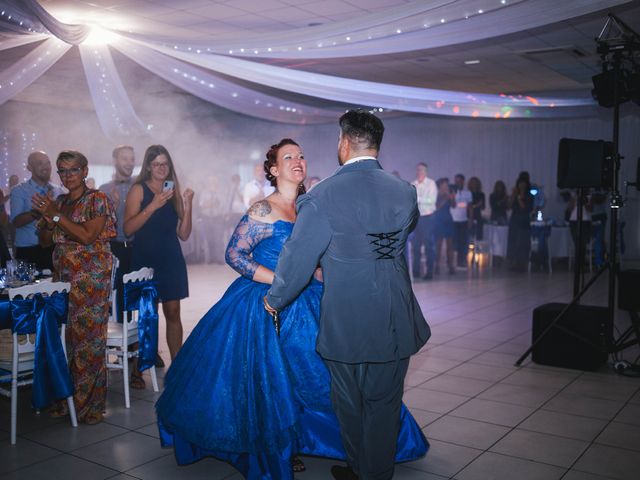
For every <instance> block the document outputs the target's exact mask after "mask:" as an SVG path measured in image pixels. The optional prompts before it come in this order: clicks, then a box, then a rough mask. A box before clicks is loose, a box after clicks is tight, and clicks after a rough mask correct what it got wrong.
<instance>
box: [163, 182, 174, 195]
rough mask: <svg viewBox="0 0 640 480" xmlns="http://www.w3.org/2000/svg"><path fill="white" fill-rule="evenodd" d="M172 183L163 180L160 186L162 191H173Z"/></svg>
mask: <svg viewBox="0 0 640 480" xmlns="http://www.w3.org/2000/svg"><path fill="white" fill-rule="evenodd" d="M173 187H174V183H173V181H172V180H165V181H164V183H163V184H162V191H163V192H168V191H169V190H173Z"/></svg>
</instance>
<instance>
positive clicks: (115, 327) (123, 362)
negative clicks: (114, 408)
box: [106, 267, 159, 408]
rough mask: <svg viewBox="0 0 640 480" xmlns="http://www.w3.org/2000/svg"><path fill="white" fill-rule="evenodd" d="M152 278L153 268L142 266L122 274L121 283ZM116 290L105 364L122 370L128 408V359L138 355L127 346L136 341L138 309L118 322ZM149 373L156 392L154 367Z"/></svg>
mask: <svg viewBox="0 0 640 480" xmlns="http://www.w3.org/2000/svg"><path fill="white" fill-rule="evenodd" d="M151 279H153V269H152V268H148V267H143V268H141V269H140V270H136V271H135V272H131V273H127V274H126V275H124V276H123V278H122V281H123V283H129V282H139V281H143V280H151ZM116 295H117V293H116V291H115V289H114V290H113V293H112V299H111V305H112V307H111V308H112V312H113V313H112V314H111V316H110V318H109V328H108V333H107V350H106V365H107V368H108V369H110V370H122V377H123V386H124V405H125V407H126V408H130V406H131V401H130V396H129V359H130V358H133V357H138V350H133V351H132V350H129V347H130V346H131V345H133V344H135V343H138V311H137V310H134V311H132V312H130V313H129V312H123V318H122V323H118V321H117V318H118V315H117V306H116ZM110 357H116V358H115V361H110ZM149 371H150V373H151V383H152V385H153V391H154V392H158V391H159V389H158V378H157V376H156V367H155V366H153V367H151V368H150V369H149Z"/></svg>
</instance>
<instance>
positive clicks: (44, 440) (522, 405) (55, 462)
mask: <svg viewBox="0 0 640 480" xmlns="http://www.w3.org/2000/svg"><path fill="white" fill-rule="evenodd" d="M189 276H190V288H191V297H190V298H189V299H188V300H187V301H185V302H184V304H183V321H184V324H185V327H186V331H187V332H189V331H190V330H191V329H192V328H193V326H194V324H195V323H196V322H197V321H198V319H199V318H200V316H201V315H202V314H204V313H205V312H206V310H207V309H208V308H209V307H210V306H211V305H212V304H213V303H214V302H215V301H216V300H217V299H218V298H219V297H220V296H221V295H222V293H223V292H224V290H225V288H226V286H228V285H229V283H230V282H231V281H232V279H233V278H234V277H235V274H234V273H233V272H232V271H231V270H230V269H228V268H227V267H223V266H203V265H196V266H190V267H189ZM571 282H572V277H571V275H570V274H568V273H566V272H554V273H553V274H552V275H548V274H544V273H539V274H532V275H527V274H507V273H495V274H490V273H489V272H488V271H485V272H482V273H481V274H480V275H473V274H472V273H471V272H458V274H457V275H454V276H448V275H444V276H442V275H441V276H440V277H439V278H437V279H436V280H435V281H432V282H429V283H418V284H416V285H415V292H416V295H417V296H418V298H419V300H420V303H421V305H422V307H423V309H424V312H425V314H426V316H427V318H428V321H429V323H430V324H431V327H432V330H433V337H432V339H431V340H430V342H429V343H428V344H427V346H426V347H425V348H424V349H423V351H421V352H420V353H419V354H418V355H416V356H415V357H414V358H413V359H412V361H411V367H410V370H409V374H408V376H407V380H406V387H405V388H406V393H405V397H404V400H405V402H406V404H407V405H408V406H409V407H410V409H411V411H412V412H413V414H414V416H415V417H416V419H417V421H418V423H419V424H420V426H421V427H423V430H424V432H425V435H426V436H427V438H428V439H429V441H430V442H431V450H430V451H429V453H428V454H427V456H426V457H425V458H423V459H421V460H418V461H415V462H411V463H407V464H404V465H400V466H398V467H397V468H396V475H395V477H394V478H395V479H398V480H410V479H411V480H413V479H415V480H429V479H444V478H456V479H460V480H471V479H478V480H489V479H497V480H505V479H518V480H525V479H527V480H528V479H545V480H547V479H560V478H562V479H564V480H578V479H580V480H598V479H604V478H616V479H637V478H638V472H639V471H640V379H637V378H628V377H622V376H619V375H616V374H615V373H612V372H611V371H610V369H608V368H603V370H602V371H600V372H595V373H587V372H581V371H577V370H567V369H560V368H550V367H544V366H540V365H536V364H533V363H531V361H530V360H529V359H528V360H527V361H526V362H525V364H524V365H523V367H521V368H516V367H514V365H513V364H514V362H515V360H516V359H517V358H518V357H519V355H520V354H521V353H523V352H524V351H525V350H526V348H527V347H528V346H529V343H530V328H531V311H532V309H533V308H534V307H535V306H537V305H540V304H542V303H546V302H550V301H566V300H567V299H568V298H570V296H571V291H572V288H571ZM605 297H606V295H605V291H604V285H597V288H596V289H595V290H594V291H592V292H591V293H590V294H589V295H588V296H587V299H586V300H585V301H584V303H586V304H598V303H602V302H603V301H604V298H605ZM621 318H622V315H621ZM163 335H164V334H162V336H163ZM160 348H161V352H162V356H163V357H164V358H165V360H167V359H168V353H167V348H166V344H164V342H163V343H162V345H161V347H160ZM637 355H638V352H637V350H636V351H633V352H627V354H626V355H625V356H626V357H627V358H628V359H629V360H633V359H635V357H636V356H637ZM159 373H160V375H163V373H164V372H163V371H162V370H160V371H159ZM160 383H161V384H162V380H161V381H160ZM147 384H148V385H149V384H150V381H149V378H148V377H147ZM109 385H110V387H109V388H110V391H109V395H108V402H107V414H106V420H105V422H103V423H102V424H100V425H97V426H86V425H80V426H79V427H78V428H77V429H73V428H71V427H70V425H69V423H68V421H67V419H64V420H60V419H50V418H48V417H47V415H46V414H41V415H36V414H35V413H33V412H32V411H31V409H30V405H29V402H30V398H29V397H30V391H29V389H28V388H27V389H23V390H21V395H20V399H19V404H20V410H19V418H18V443H17V445H16V446H14V447H12V446H10V445H9V433H8V431H9V401H8V400H7V399H4V398H3V399H0V440H1V442H0V477H1V478H4V479H7V480H8V479H18V478H19V479H28V480H37V479H47V480H52V479H58V478H60V479H62V478H64V479H69V478H84V479H92V480H93V479H106V478H112V479H122V480H124V479H132V478H138V479H149V480H162V479H173V480H175V479H207V480H216V479H234V480H236V479H241V476H240V475H239V474H237V473H236V472H235V471H234V470H233V468H231V467H230V466H228V465H227V464H224V463H222V462H218V461H216V460H213V459H207V460H204V461H201V462H199V463H196V464H194V465H191V466H187V467H178V466H177V465H176V463H175V460H174V457H173V452H172V450H163V449H161V448H160V443H159V441H158V434H157V430H156V426H155V416H154V401H155V399H156V398H157V394H154V393H153V391H151V389H150V386H149V387H148V389H147V390H144V391H136V390H133V391H132V396H133V399H132V402H131V409H130V410H127V409H125V408H124V397H123V394H122V377H121V376H120V374H118V373H113V374H111V376H110V383H109ZM303 460H304V461H305V463H306V465H307V471H306V472H304V473H301V474H298V475H297V476H296V478H298V479H302V480H312V479H313V480H326V479H330V478H331V476H330V474H329V468H330V466H331V465H333V464H335V463H336V462H334V461H332V460H325V459H317V458H309V457H303Z"/></svg>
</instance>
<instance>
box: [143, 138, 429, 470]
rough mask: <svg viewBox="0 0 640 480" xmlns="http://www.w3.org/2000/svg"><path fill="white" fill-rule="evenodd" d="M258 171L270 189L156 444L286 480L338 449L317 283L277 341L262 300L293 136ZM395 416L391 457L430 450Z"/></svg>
mask: <svg viewBox="0 0 640 480" xmlns="http://www.w3.org/2000/svg"><path fill="white" fill-rule="evenodd" d="M265 173H266V177H267V179H268V180H270V181H271V182H272V184H273V185H274V186H275V187H276V191H275V192H274V193H273V194H271V195H270V196H269V197H267V198H266V199H264V200H262V201H259V202H257V203H256V204H254V205H253V206H252V207H251V208H250V209H249V211H248V212H247V214H246V215H245V216H244V217H243V218H242V219H241V220H240V223H239V224H238V226H237V227H236V230H235V232H234V234H233V236H232V238H231V240H230V242H229V245H228V247H227V254H226V259H227V263H228V264H229V265H230V266H231V267H232V268H233V269H234V270H236V271H237V272H238V273H240V274H241V276H240V277H239V278H238V279H237V280H236V281H234V282H233V283H232V284H231V286H230V287H229V288H228V290H227V291H226V292H225V294H224V295H223V297H222V298H221V299H220V301H219V302H218V303H216V304H215V305H214V306H213V307H212V308H211V310H209V312H207V313H206V314H205V316H204V317H203V318H202V319H201V320H200V322H199V323H198V325H197V326H196V327H195V329H194V330H193V332H192V333H191V335H190V336H189V338H188V339H187V341H186V342H185V344H184V345H183V347H182V349H181V350H180V352H179V354H178V356H177V357H176V358H175V360H174V361H173V363H172V365H171V368H170V369H169V371H168V372H167V375H166V378H165V389H164V392H163V393H162V395H161V396H160V398H159V400H158V402H157V404H156V411H157V415H158V425H159V429H160V438H161V442H162V444H163V446H173V448H174V450H175V455H176V459H177V462H178V463H179V464H189V463H192V462H195V461H197V460H199V459H201V458H203V457H205V456H213V457H216V458H218V459H221V460H224V461H227V462H230V463H231V464H233V465H234V466H235V467H236V468H237V469H238V470H239V471H240V472H241V473H242V474H243V475H244V477H245V478H248V479H251V480H281V479H283V480H287V479H293V472H292V459H293V458H294V456H295V455H298V454H306V455H315V456H322V457H330V458H336V459H344V458H345V452H344V449H343V446H342V441H341V439H340V430H339V426H338V420H337V418H336V416H335V414H334V413H333V410H332V407H331V399H330V377H329V373H328V370H327V369H326V367H325V365H324V363H323V361H322V359H321V358H320V356H319V355H318V354H317V353H316V351H315V341H316V336H317V333H318V320H319V316H320V298H321V296H322V283H321V282H320V281H319V280H318V279H316V278H312V279H310V283H309V285H308V286H307V287H306V288H305V290H303V291H302V293H300V295H299V296H298V298H297V299H296V300H295V301H294V302H293V303H292V304H291V305H289V307H287V308H286V309H285V310H283V311H282V312H281V314H280V322H281V332H280V336H279V337H278V336H277V334H276V331H275V328H274V325H273V320H272V318H271V316H270V315H268V314H267V312H266V311H265V310H264V307H263V304H262V299H263V297H264V296H265V294H266V293H267V290H268V289H269V286H270V284H271V282H272V281H273V275H274V274H273V272H274V270H275V267H276V264H277V261H278V255H279V254H280V251H281V249H282V247H283V245H284V243H285V242H286V240H287V239H288V237H289V235H290V234H291V231H292V229H293V222H294V221H295V200H296V197H297V196H298V194H299V193H300V189H301V185H302V182H303V181H304V179H305V176H306V162H305V160H304V156H303V154H302V150H301V149H300V147H299V146H298V145H297V144H296V143H295V142H294V141H293V140H290V139H283V140H282V141H281V142H280V143H278V144H276V145H273V146H272V147H271V149H270V150H269V152H268V153H267V161H265ZM401 417H402V426H401V428H400V433H399V435H398V443H397V451H396V461H398V462H403V461H409V460H415V459H417V458H419V457H421V456H423V455H424V454H425V453H426V451H427V449H428V447H429V444H428V443H427V441H426V439H425V437H424V435H423V434H422V432H421V430H420V427H419V426H418V424H417V423H416V422H415V420H414V419H413V417H412V416H411V414H410V413H409V411H408V410H407V408H406V407H405V406H404V405H403V407H402V412H401ZM298 465H300V464H298ZM302 468H304V467H303V466H302Z"/></svg>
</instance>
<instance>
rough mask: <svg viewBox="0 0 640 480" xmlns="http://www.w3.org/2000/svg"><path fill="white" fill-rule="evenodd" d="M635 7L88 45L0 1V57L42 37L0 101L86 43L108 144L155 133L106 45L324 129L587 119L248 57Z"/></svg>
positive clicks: (357, 47)
mask: <svg viewBox="0 0 640 480" xmlns="http://www.w3.org/2000/svg"><path fill="white" fill-rule="evenodd" d="M628 1H630V0H563V1H558V0H508V1H506V0H505V1H501V2H497V1H495V0H429V1H414V2H410V3H407V4H405V5H402V6H398V7H395V8H393V9H387V10H385V11H383V12H381V13H373V14H370V15H366V16H361V17H357V18H354V19H351V20H346V21H343V22H335V23H333V24H330V25H326V26H323V25H320V26H317V27H312V28H305V29H299V30H293V31H290V32H284V33H281V34H278V35H274V34H269V35H265V34H262V35H256V36H255V38H246V39H242V40H241V41H240V40H228V41H224V40H216V41H215V42H214V41H211V42H197V43H193V42H189V41H187V40H185V39H179V38H167V37H163V36H162V35H158V36H154V37H151V36H149V35H146V36H142V35H136V34H135V33H131V32H122V31H120V32H115V31H111V33H112V35H110V36H111V37H112V38H111V39H110V42H109V44H110V46H107V45H89V44H88V42H86V40H87V38H88V37H89V34H90V29H91V27H89V26H86V25H69V24H64V23H62V22H60V21H58V20H56V19H55V18H54V17H53V16H51V15H50V14H49V13H48V12H46V10H44V8H42V6H40V5H39V4H38V3H37V1H36V0H21V1H17V0H9V1H0V10H1V11H0V50H3V49H8V48H15V47H18V46H21V45H25V44H27V43H31V42H40V41H42V39H43V38H46V40H45V41H44V42H42V43H41V44H40V45H38V46H37V47H36V48H35V49H34V50H33V51H32V52H30V53H29V54H27V55H26V56H25V57H23V58H22V59H21V60H19V61H18V62H16V63H15V64H14V65H13V66H11V67H10V68H8V69H6V70H5V71H3V72H0V104H2V103H4V102H5V101H7V100H9V99H10V98H12V97H13V96H15V95H16V94H17V93H19V92H20V91H21V90H23V89H24V88H26V87H27V86H28V85H30V84H31V83H32V82H33V81H35V80H36V79H37V78H39V76H40V75H42V74H43V73H44V72H45V71H46V70H47V69H48V68H49V67H50V66H51V65H53V64H54V63H55V61H56V60H57V59H59V58H60V57H61V56H62V55H63V54H64V53H65V52H66V51H67V50H68V49H69V48H71V47H72V46H74V45H79V46H80V52H81V58H82V62H83V65H84V69H85V74H86V77H87V82H88V84H89V88H90V92H91V95H92V99H93V101H94V104H95V108H96V113H97V115H98V118H99V121H100V125H101V127H102V129H103V131H104V133H105V134H106V135H107V136H108V137H109V138H117V137H122V136H125V137H126V136H135V135H140V134H142V133H144V132H145V131H148V129H149V128H150V126H145V125H144V123H143V122H142V121H141V120H140V119H139V118H138V116H137V115H136V113H135V110H134V108H133V106H132V105H131V102H130V99H129V98H128V96H127V94H126V90H125V87H124V85H123V84H122V81H121V80H120V77H119V74H118V71H117V69H116V66H115V65H114V62H113V60H112V58H111V54H110V47H114V48H116V49H117V50H119V51H120V52H121V53H123V54H124V55H126V56H127V57H129V58H130V59H132V60H133V61H135V62H137V63H139V64H140V65H141V66H143V67H144V68H146V69H148V70H150V71H151V72H153V73H154V74H155V75H158V76H160V77H161V78H163V79H165V80H167V81H169V82H171V83H173V84H174V85H176V86H178V87H179V88H181V89H184V90H186V91H187V92H189V93H191V94H193V95H196V96H198V97H200V98H202V99H204V100H206V101H208V102H211V103H214V104H217V105H220V106H222V107H224V108H227V109H229V110H233V111H236V112H239V113H242V114H245V115H251V116H256V117H259V118H262V119H266V120H272V121H277V122H285V123H297V124H312V123H323V122H329V121H334V120H335V118H336V116H337V115H338V113H339V112H341V111H344V109H345V108H352V107H364V108H368V109H374V110H375V111H376V112H381V113H382V115H385V114H387V112H389V111H392V112H394V114H398V113H399V112H412V113H422V114H430V115H449V116H460V117H485V118H486V117H491V118H501V119H505V118H558V117H568V116H571V117H575V116H589V115H591V114H593V113H594V111H595V108H596V105H595V102H593V100H591V99H585V98H540V97H537V98H534V97H532V96H528V95H526V94H501V95H489V94H479V93H470V92H455V91H446V90H435V89H427V88H416V87H405V86H400V85H392V84H384V83H375V82H368V81H362V80H354V79H348V78H343V77H337V76H331V75H321V74H315V73H311V72H305V71H301V70H296V69H290V68H284V67H277V66H273V65H267V64H265V63H262V62H259V61H253V60H249V59H248V57H257V58H329V57H331V58H335V57H352V56H365V55H378V54H381V53H398V52H407V51H412V50H418V49H420V50H422V49H427V48H435V47H442V46H446V45H454V44H460V43H465V42H470V41H476V40H482V39H486V38H490V37H497V36H500V35H506V34H509V33H514V32H518V31H523V30H527V29H532V28H536V27H539V26H541V25H545V24H548V23H549V19H550V18H552V19H553V21H554V22H556V21H561V20H566V19H569V18H574V17H576V16H580V15H585V14H588V13H592V12H595V11H598V10H602V9H605V8H609V7H612V6H615V5H619V4H623V3H627V2H628ZM103 28H104V26H103ZM89 38H90V37H89ZM83 42H85V43H84V44H83ZM291 93H294V94H296V95H295V98H296V99H297V100H296V101H291V98H292V95H291ZM306 98H308V101H307V102H305V99H306Z"/></svg>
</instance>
